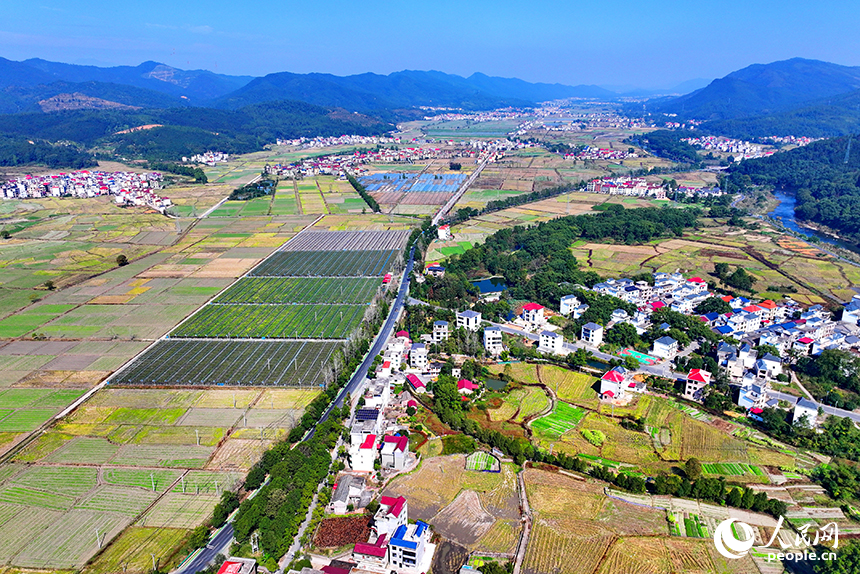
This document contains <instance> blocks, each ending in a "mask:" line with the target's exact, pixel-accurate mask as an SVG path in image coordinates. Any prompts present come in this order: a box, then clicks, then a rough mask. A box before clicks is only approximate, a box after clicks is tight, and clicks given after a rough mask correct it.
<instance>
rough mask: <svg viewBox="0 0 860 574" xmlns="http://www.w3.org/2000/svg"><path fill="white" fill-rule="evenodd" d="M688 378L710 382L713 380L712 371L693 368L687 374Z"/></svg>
mask: <svg viewBox="0 0 860 574" xmlns="http://www.w3.org/2000/svg"><path fill="white" fill-rule="evenodd" d="M687 380H688V381H698V382H700V383H705V384H708V383H710V382H711V373H709V372H708V371H706V370H704V369H692V370H691V371H690V372H689V373H688V374H687Z"/></svg>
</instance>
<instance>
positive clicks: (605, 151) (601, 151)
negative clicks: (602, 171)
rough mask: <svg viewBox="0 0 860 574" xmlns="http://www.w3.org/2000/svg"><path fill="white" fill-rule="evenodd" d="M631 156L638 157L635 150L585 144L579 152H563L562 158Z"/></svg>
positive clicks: (625, 157) (620, 158)
mask: <svg viewBox="0 0 860 574" xmlns="http://www.w3.org/2000/svg"><path fill="white" fill-rule="evenodd" d="M633 157H639V155H638V154H637V153H636V152H629V151H627V150H620V149H609V148H599V147H594V146H590V145H589V146H585V148H584V149H583V150H582V151H580V152H579V153H568V154H565V156H564V159H595V160H598V159H606V160H622V159H629V158H633Z"/></svg>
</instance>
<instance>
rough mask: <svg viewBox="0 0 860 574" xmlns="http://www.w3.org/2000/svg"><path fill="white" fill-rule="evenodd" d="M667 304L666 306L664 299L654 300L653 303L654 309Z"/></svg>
mask: <svg viewBox="0 0 860 574" xmlns="http://www.w3.org/2000/svg"><path fill="white" fill-rule="evenodd" d="M665 306H666V304H665V303H663V302H662V301H654V302H653V303H651V308H652V309H662V308H663V307H665Z"/></svg>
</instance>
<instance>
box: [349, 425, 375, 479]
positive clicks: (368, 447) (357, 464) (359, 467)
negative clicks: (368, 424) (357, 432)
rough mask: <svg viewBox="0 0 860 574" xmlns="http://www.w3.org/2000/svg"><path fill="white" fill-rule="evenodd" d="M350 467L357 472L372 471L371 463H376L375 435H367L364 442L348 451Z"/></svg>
mask: <svg viewBox="0 0 860 574" xmlns="http://www.w3.org/2000/svg"><path fill="white" fill-rule="evenodd" d="M349 460H350V466H351V467H352V469H353V470H355V471H359V472H371V471H373V463H374V462H376V435H375V434H369V435H367V436H366V437H365V439H364V442H362V443H361V444H359V445H358V446H356V447H353V448H351V449H350V453H349Z"/></svg>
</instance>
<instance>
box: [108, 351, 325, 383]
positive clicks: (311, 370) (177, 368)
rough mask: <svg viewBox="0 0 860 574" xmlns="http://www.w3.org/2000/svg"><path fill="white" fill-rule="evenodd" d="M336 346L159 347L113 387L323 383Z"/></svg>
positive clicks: (142, 357)
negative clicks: (324, 372) (327, 364)
mask: <svg viewBox="0 0 860 574" xmlns="http://www.w3.org/2000/svg"><path fill="white" fill-rule="evenodd" d="M337 346H338V343H334V342H325V343H322V342H319V343H317V342H302V341H247V342H238V341H177V340H167V341H159V342H158V343H157V344H156V345H155V346H154V347H153V348H152V350H151V351H149V352H148V353H146V354H145V355H143V356H141V357H140V358H138V359H137V360H136V361H135V362H134V363H132V364H131V365H130V366H129V368H128V369H126V370H125V371H123V372H122V373H120V374H119V376H118V377H117V378H116V379H115V380H113V381H112V383H111V384H114V385H140V386H152V385H156V386H178V385H204V386H213V385H231V386H241V385H254V386H256V385H273V386H275V385H277V386H313V387H316V386H318V385H319V384H321V383H323V373H322V372H321V371H322V369H321V367H322V366H324V365H325V364H326V363H327V362H328V359H329V357H330V356H331V354H332V352H334V350H335V349H336V348H337Z"/></svg>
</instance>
